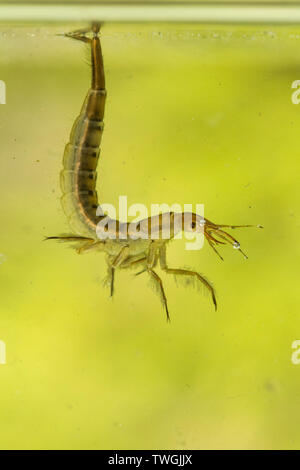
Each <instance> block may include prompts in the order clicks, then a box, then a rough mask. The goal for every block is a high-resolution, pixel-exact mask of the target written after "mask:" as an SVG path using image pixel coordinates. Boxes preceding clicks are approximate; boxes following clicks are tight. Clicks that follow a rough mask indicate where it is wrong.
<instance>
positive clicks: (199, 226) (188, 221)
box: [182, 212, 263, 259]
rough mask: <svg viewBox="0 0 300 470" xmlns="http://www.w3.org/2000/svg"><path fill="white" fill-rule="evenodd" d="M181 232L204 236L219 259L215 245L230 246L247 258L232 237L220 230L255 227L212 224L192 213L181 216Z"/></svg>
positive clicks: (258, 226)
mask: <svg viewBox="0 0 300 470" xmlns="http://www.w3.org/2000/svg"><path fill="white" fill-rule="evenodd" d="M182 223H183V230H184V231H185V232H194V233H202V234H204V236H205V238H206V240H207V241H208V243H209V244H210V246H211V247H212V248H213V250H214V251H215V252H216V253H217V255H218V256H219V257H220V258H221V259H223V258H222V256H221V255H220V254H219V253H218V251H217V249H216V246H217V245H231V246H232V247H233V248H234V249H236V250H239V251H240V252H241V253H242V255H243V256H244V257H245V258H247V255H246V254H245V253H244V252H243V251H242V250H241V247H240V243H239V242H238V240H236V239H235V238H234V237H233V236H232V235H230V234H229V233H227V232H225V231H224V230H222V229H223V228H231V229H235V228H242V227H255V225H218V224H214V223H213V222H211V221H210V220H208V219H206V218H205V217H203V216H201V215H198V214H195V213H193V212H184V213H183V214H182ZM256 227H257V228H263V227H262V226H261V225H256Z"/></svg>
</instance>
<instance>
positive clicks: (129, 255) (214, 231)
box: [48, 25, 249, 320]
mask: <svg viewBox="0 0 300 470" xmlns="http://www.w3.org/2000/svg"><path fill="white" fill-rule="evenodd" d="M99 29H100V27H99V25H93V27H92V38H89V37H87V35H86V33H87V31H75V32H73V33H69V34H67V35H66V36H67V37H71V38H73V39H77V40H80V41H83V42H86V43H87V44H88V45H89V47H90V49H91V62H92V80H91V88H90V89H89V91H88V93H87V95H86V98H85V100H84V103H83V106H82V108H81V111H80V114H79V116H78V117H77V118H76V120H75V122H74V125H73V128H72V130H71V134H70V138H69V142H68V143H67V145H66V147H65V151H64V157H63V170H62V171H61V189H62V193H63V196H62V206H63V209H64V211H65V214H66V216H67V218H68V220H69V224H70V227H71V229H72V231H73V233H74V234H72V235H67V236H58V237H48V238H49V239H58V240H60V241H66V242H75V243H76V245H75V247H76V249H77V252H78V253H84V252H90V251H94V252H95V251H104V252H105V253H106V254H107V265H108V281H109V283H110V290H111V295H113V292H114V273H115V270H116V269H117V268H121V269H123V268H132V267H140V268H141V270H140V271H139V273H141V272H147V273H148V274H149V275H150V276H151V278H152V279H153V282H154V283H155V284H156V285H157V287H158V292H159V294H160V297H161V300H162V302H163V304H164V307H165V311H166V314H167V319H168V320H169V311H168V305H167V298H166V295H165V291H164V288H163V284H162V280H161V278H160V277H159V276H158V274H157V273H156V271H154V268H155V267H156V265H157V263H158V261H160V266H161V269H162V270H163V271H165V272H167V273H171V274H175V275H180V276H182V275H183V276H190V277H192V278H194V279H196V280H197V281H199V282H201V283H202V284H204V286H205V287H206V288H207V289H208V291H209V292H210V294H211V297H212V300H213V303H214V306H215V308H216V307H217V303H216V297H215V292H214V289H213V287H212V286H211V284H210V283H209V282H208V281H207V280H206V279H205V278H204V277H203V276H202V275H200V274H199V273H197V272H195V271H189V270H185V269H178V268H169V267H168V265H167V261H166V244H167V242H168V241H170V240H171V239H172V238H174V236H175V235H177V234H178V233H179V232H181V231H187V232H197V233H201V234H204V236H205V238H206V240H207V241H208V243H209V244H210V246H211V247H212V248H213V249H214V251H215V252H216V253H217V254H218V255H219V253H218V252H217V249H216V246H217V245H219V244H230V245H232V246H233V247H234V248H237V249H238V250H239V251H241V249H240V245H239V243H238V241H237V240H236V239H235V238H233V237H232V236H231V235H230V234H228V233H227V232H225V231H224V230H223V228H225V227H228V228H237V227H248V226H249V225H244V226H234V225H217V224H214V223H213V222H210V221H209V220H207V219H204V218H203V217H202V216H200V215H197V214H194V213H185V212H183V213H174V212H169V213H164V214H159V215H157V216H154V217H149V218H147V219H143V220H141V221H139V222H136V223H134V224H129V223H121V222H119V221H118V220H113V219H109V217H107V216H105V215H104V214H103V212H102V210H101V206H99V202H98V196H97V191H96V182H97V171H96V170H97V166H98V161H99V155H100V144H101V139H102V134H103V129H104V122H103V120H104V110H105V100H106V88H105V75H104V65H103V57H102V51H101V44H100V38H99ZM97 214H98V215H97ZM99 214H100V215H99ZM219 256H220V258H221V259H222V257H221V255H219ZM244 256H245V255H244ZM139 273H138V274H139Z"/></svg>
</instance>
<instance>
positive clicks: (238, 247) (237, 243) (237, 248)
mask: <svg viewBox="0 0 300 470" xmlns="http://www.w3.org/2000/svg"><path fill="white" fill-rule="evenodd" d="M232 246H233V248H234V249H235V250H239V249H240V247H241V245H240V244H239V242H234V243H233V245H232Z"/></svg>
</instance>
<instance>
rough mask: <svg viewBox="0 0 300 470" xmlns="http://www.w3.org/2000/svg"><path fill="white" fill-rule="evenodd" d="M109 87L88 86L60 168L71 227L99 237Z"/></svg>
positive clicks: (63, 197)
mask: <svg viewBox="0 0 300 470" xmlns="http://www.w3.org/2000/svg"><path fill="white" fill-rule="evenodd" d="M105 98H106V91H105V90H104V89H100V90H94V89H91V90H89V92H88V94H87V96H86V99H85V101H84V103H83V106H82V109H81V113H80V115H79V116H78V117H77V119H76V121H75V123H74V125H73V128H72V131H71V135H70V141H69V143H68V144H67V145H66V147H65V151H64V157H63V170H62V172H61V176H60V178H61V189H62V192H63V196H62V199H61V200H62V206H63V209H64V212H65V214H66V216H67V217H68V219H69V222H70V225H71V228H72V229H73V230H75V231H76V232H77V233H79V234H82V235H83V234H88V236H92V237H95V238H96V225H97V223H98V222H99V220H100V219H101V217H97V216H96V210H97V207H98V196H97V191H96V182H97V173H96V168H97V165H98V159H99V153H100V143H101V138H102V133H103V127H104V125H103V116H104V106H105Z"/></svg>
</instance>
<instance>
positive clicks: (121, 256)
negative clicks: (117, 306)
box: [110, 245, 129, 297]
mask: <svg viewBox="0 0 300 470" xmlns="http://www.w3.org/2000/svg"><path fill="white" fill-rule="evenodd" d="M128 252H129V247H128V246H127V245H125V246H123V248H121V250H120V251H119V253H118V254H117V256H116V257H115V258H114V259H113V261H112V263H111V266H110V268H111V273H110V279H111V282H110V296H111V297H112V296H113V295H114V281H115V269H116V268H117V267H119V266H121V264H122V263H124V261H125V260H126V258H127V257H128Z"/></svg>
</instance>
